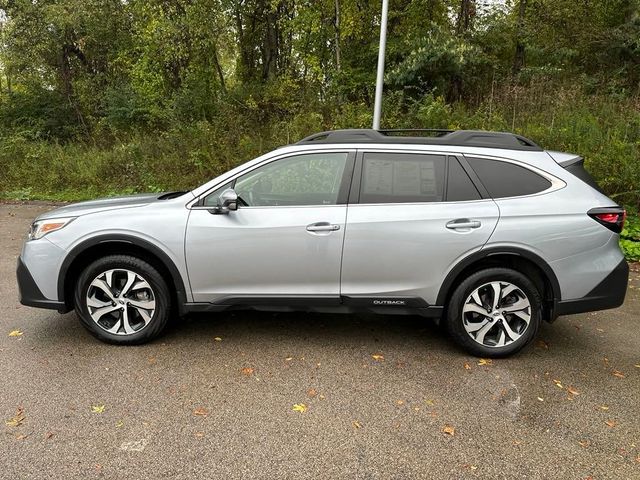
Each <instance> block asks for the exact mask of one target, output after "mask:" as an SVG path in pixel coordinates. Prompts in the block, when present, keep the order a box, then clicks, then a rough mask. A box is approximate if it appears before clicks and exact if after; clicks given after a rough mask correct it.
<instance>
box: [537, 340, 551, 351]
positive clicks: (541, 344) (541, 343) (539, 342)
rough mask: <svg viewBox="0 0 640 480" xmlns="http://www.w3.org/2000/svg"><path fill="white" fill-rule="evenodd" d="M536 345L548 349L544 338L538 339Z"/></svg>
mask: <svg viewBox="0 0 640 480" xmlns="http://www.w3.org/2000/svg"><path fill="white" fill-rule="evenodd" d="M536 347H538V348H544V349H545V350H549V344H548V343H547V342H545V341H544V340H538V341H537V342H536Z"/></svg>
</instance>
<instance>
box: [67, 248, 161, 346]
mask: <svg viewBox="0 0 640 480" xmlns="http://www.w3.org/2000/svg"><path fill="white" fill-rule="evenodd" d="M75 307H76V312H77V314H78V316H79V317H80V319H81V320H82V323H83V325H84V326H85V327H86V328H87V329H88V330H89V331H90V332H91V333H92V334H93V335H94V336H95V337H97V338H98V339H100V340H102V341H104V342H108V343H114V344H122V345H135V344H140V343H144V342H147V341H149V340H151V339H152V338H154V337H156V336H158V335H159V334H160V333H161V332H162V330H164V328H165V326H166V324H167V321H168V320H169V316H170V311H171V296H170V294H169V290H168V288H167V284H166V282H165V281H164V279H163V278H162V275H160V273H159V272H158V271H157V270H156V269H155V268H154V267H153V266H152V265H151V264H149V263H147V262H145V261H143V260H141V259H139V258H136V257H132V256H129V255H110V256H107V257H104V258H101V259H98V260H96V261H95V262H93V263H91V264H90V265H89V266H88V267H87V268H85V270H84V271H83V272H82V274H81V275H80V278H79V279H78V282H77V284H76V291H75Z"/></svg>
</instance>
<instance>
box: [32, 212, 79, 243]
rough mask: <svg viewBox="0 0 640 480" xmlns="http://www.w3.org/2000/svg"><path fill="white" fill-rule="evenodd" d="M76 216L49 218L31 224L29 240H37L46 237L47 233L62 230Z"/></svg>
mask: <svg viewBox="0 0 640 480" xmlns="http://www.w3.org/2000/svg"><path fill="white" fill-rule="evenodd" d="M75 218H76V217H66V218H47V219H46V220H39V221H37V222H33V223H32V224H31V230H29V240H37V239H38V238H42V237H44V236H45V235H46V234H47V233H51V232H55V231H56V230H60V229H61V228H63V227H65V226H66V225H68V224H69V222H71V221H72V220H74V219H75Z"/></svg>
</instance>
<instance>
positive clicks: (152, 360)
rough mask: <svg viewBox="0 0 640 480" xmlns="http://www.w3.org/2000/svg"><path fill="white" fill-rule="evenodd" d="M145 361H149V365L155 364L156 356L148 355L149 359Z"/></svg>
mask: <svg viewBox="0 0 640 480" xmlns="http://www.w3.org/2000/svg"><path fill="white" fill-rule="evenodd" d="M147 362H148V363H149V365H155V364H156V362H157V360H156V357H149V360H148V361H147Z"/></svg>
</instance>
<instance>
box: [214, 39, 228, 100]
mask: <svg viewBox="0 0 640 480" xmlns="http://www.w3.org/2000/svg"><path fill="white" fill-rule="evenodd" d="M213 65H214V67H215V69H216V72H218V79H219V80H220V88H221V89H222V91H223V92H225V93H226V91H227V85H226V83H225V81H224V72H223V71H222V67H221V66H220V60H219V59H218V49H217V48H216V46H215V45H214V46H213Z"/></svg>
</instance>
